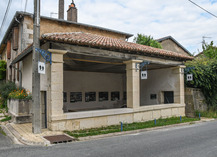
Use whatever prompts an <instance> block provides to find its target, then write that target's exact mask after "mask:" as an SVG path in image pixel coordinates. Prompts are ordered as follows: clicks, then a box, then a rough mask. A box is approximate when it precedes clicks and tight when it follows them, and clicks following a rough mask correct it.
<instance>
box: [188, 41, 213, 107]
mask: <svg viewBox="0 0 217 157" xmlns="http://www.w3.org/2000/svg"><path fill="white" fill-rule="evenodd" d="M203 54H204V55H201V56H200V57H198V58H196V59H195V60H193V61H188V62H186V64H185V65H186V67H194V68H192V69H191V70H190V71H189V72H188V73H192V74H193V81H190V82H187V81H186V80H185V84H186V85H187V86H188V87H195V88H201V89H202V92H203V94H204V96H205V98H206V102H207V104H208V106H209V107H212V108H214V109H217V48H216V46H214V45H213V42H211V43H210V44H208V45H207V44H205V45H203ZM185 78H186V77H185Z"/></svg>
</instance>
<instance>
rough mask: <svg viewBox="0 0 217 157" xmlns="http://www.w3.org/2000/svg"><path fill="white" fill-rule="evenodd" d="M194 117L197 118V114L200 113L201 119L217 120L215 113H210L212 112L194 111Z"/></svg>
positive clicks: (216, 112)
mask: <svg viewBox="0 0 217 157" xmlns="http://www.w3.org/2000/svg"><path fill="white" fill-rule="evenodd" d="M195 113H196V116H197V117H198V116H199V113H200V116H201V117H206V118H217V111H212V110H209V111H203V112H202V111H196V112H195Z"/></svg>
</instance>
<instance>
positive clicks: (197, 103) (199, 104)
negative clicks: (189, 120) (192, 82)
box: [185, 88, 207, 117]
mask: <svg viewBox="0 0 217 157" xmlns="http://www.w3.org/2000/svg"><path fill="white" fill-rule="evenodd" d="M185 104H186V108H185V111H186V116H188V117H194V116H195V111H206V110H207V104H206V102H205V97H204V95H203V93H202V91H201V90H200V89H199V88H185Z"/></svg>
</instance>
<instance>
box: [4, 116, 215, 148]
mask: <svg viewBox="0 0 217 157" xmlns="http://www.w3.org/2000/svg"><path fill="white" fill-rule="evenodd" d="M212 120H214V119H210V118H201V120H200V121H195V122H193V123H192V122H189V123H181V124H174V125H168V126H162V127H154V128H147V129H140V130H133V131H126V132H117V133H111V134H105V135H97V136H88V137H83V138H79V140H80V141H86V140H91V139H100V138H105V137H112V136H120V135H126V134H133V133H138V132H144V131H151V130H157V129H162V128H170V127H175V126H184V125H190V124H196V123H202V122H208V121H212ZM1 127H2V129H3V131H4V132H5V133H6V134H7V135H8V136H9V137H10V138H11V139H12V140H13V141H14V142H15V143H17V144H18V143H19V142H20V143H21V144H25V145H42V146H49V145H51V144H50V141H48V140H46V139H45V138H43V136H54V135H64V133H63V132H60V131H59V132H58V131H49V130H47V129H46V130H42V133H41V134H33V133H32V123H26V124H14V123H8V124H5V125H2V126H1Z"/></svg>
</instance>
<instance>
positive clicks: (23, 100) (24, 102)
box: [8, 89, 32, 123]
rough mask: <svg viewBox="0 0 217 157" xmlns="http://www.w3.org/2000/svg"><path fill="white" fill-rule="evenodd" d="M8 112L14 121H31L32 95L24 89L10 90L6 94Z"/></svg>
mask: <svg viewBox="0 0 217 157" xmlns="http://www.w3.org/2000/svg"><path fill="white" fill-rule="evenodd" d="M8 98H9V99H8V112H9V114H10V115H11V116H12V121H14V122H15V123H26V122H31V113H32V96H31V94H30V92H29V91H26V90H25V89H17V90H14V91H12V92H11V93H10V94H9V96H8Z"/></svg>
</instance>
